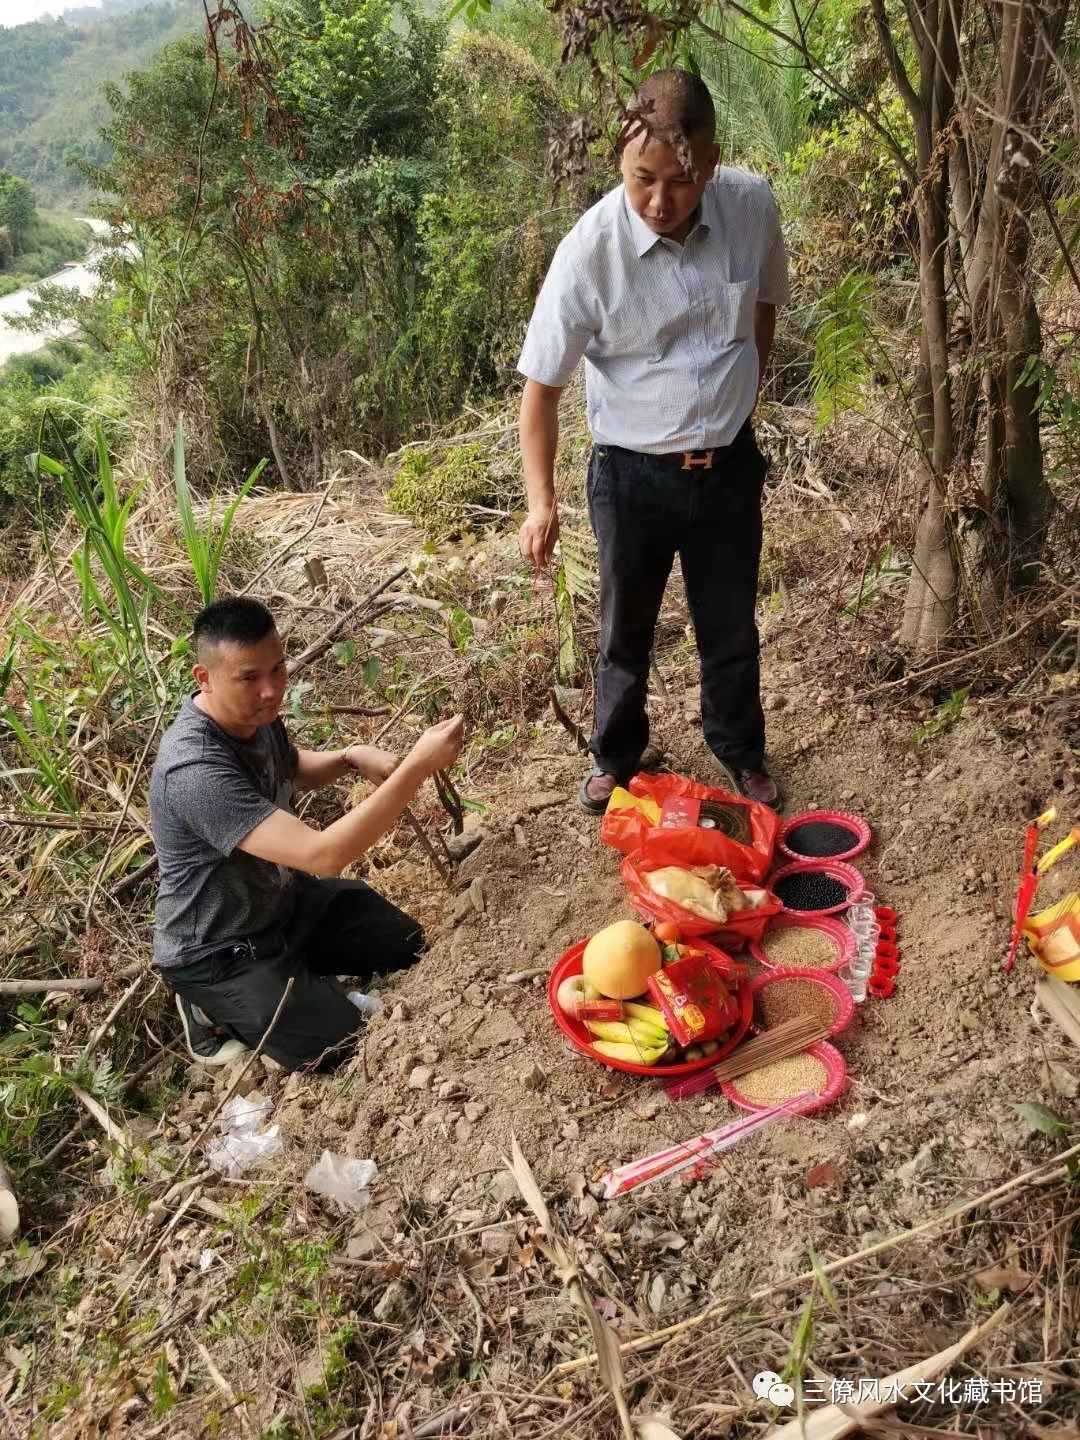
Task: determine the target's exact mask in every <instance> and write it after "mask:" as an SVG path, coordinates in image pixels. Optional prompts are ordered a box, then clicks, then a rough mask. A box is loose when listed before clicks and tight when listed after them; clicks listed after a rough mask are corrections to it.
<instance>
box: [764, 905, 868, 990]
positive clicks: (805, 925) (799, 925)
mask: <svg viewBox="0 0 1080 1440" xmlns="http://www.w3.org/2000/svg"><path fill="white" fill-rule="evenodd" d="M777 930H818V931H820V932H821V934H822V935H827V936H828V937H829V939H830V940H831V941H832V942H833V945H834V946H835V949H836V959H835V960H830V961H829V963H828V964H827V965H789V966H781V965H778V964H776V962H775V961H773V960H770V959H769V957H768V955H767V954H766V953H765V941H766V940H767V939H768V938H769V936H770V935H775V934H776V932H777ZM857 948H858V946H857V943H856V940H855V936H854V934H853V933H852V932H851V930H849V929H848V927H847V926H846V925H845V924H844V922H843V921H842V920H832V919H830V918H829V916H828V915H803V914H802V913H800V912H799V911H797V910H785V911H784V912H783V914H781V915H778V916H777V917H776V919H775V920H774V921H773V922H772V924H771V925H770V926H769V928H768V929H767V930H766V931H765V934H764V935H763V936H762V938H761V939H760V940H751V941H750V954H751V955H753V957H754V959H755V960H756V961H757V962H758V964H759V965H763V966H764V967H765V969H766V970H770V971H771V970H781V969H789V970H795V971H797V972H798V973H799V974H802V972H803V971H804V970H805V971H806V973H807V974H808V975H820V974H821V973H822V972H824V973H826V974H829V975H835V974H836V972H837V970H839V969H841V968H842V967H843V966H844V965H846V964H847V962H848V961H849V960H850V959H851V957H852V956H853V955H854V954H855V952H856V950H857Z"/></svg>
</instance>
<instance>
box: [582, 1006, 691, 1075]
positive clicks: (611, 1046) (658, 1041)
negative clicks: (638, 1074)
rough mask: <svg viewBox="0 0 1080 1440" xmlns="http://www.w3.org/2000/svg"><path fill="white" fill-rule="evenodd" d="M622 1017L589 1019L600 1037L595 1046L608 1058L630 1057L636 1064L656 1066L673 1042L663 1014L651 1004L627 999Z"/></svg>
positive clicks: (589, 1024) (592, 1027)
mask: <svg viewBox="0 0 1080 1440" xmlns="http://www.w3.org/2000/svg"><path fill="white" fill-rule="evenodd" d="M623 1015H624V1016H625V1019H623V1020H586V1022H585V1023H586V1025H587V1026H588V1028H589V1030H590V1031H591V1033H592V1034H593V1035H595V1036H596V1037H597V1038H596V1039H595V1040H594V1041H593V1049H594V1050H595V1051H596V1052H597V1053H598V1054H600V1055H604V1056H606V1057H607V1059H609V1060H627V1061H630V1062H631V1063H633V1064H636V1065H655V1064H656V1062H657V1061H658V1060H659V1059H660V1057H661V1055H663V1054H664V1052H665V1051H666V1050H667V1048H668V1046H669V1045H670V1044H671V1036H670V1035H669V1034H668V1031H667V1026H666V1025H665V1024H664V1017H663V1015H661V1013H660V1011H659V1010H657V1009H656V1008H655V1006H652V1005H638V1004H636V1003H634V1002H633V1001H627V1002H626V1003H625V1004H624V1005H623Z"/></svg>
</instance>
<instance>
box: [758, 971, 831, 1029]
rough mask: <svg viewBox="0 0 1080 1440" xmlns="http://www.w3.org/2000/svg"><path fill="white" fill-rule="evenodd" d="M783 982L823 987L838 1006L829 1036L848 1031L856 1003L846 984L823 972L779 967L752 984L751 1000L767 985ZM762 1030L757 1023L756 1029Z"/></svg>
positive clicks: (760, 976) (759, 977)
mask: <svg viewBox="0 0 1080 1440" xmlns="http://www.w3.org/2000/svg"><path fill="white" fill-rule="evenodd" d="M781 980H806V981H808V982H809V983H810V984H811V985H821V986H822V987H823V988H824V989H826V990H828V992H829V994H830V996H831V997H832V999H833V1001H834V1002H835V1005H836V1015H835V1017H834V1019H833V1022H832V1024H831V1025H830V1026H829V1028H828V1031H827V1034H829V1035H839V1034H840V1031H841V1030H846V1029H847V1027H848V1026H849V1025H850V1024H851V1018H852V1016H853V1015H854V1014H855V1001H854V1000H853V999H852V996H851V991H850V990H849V989H848V988H847V986H846V985H845V984H844V982H843V981H842V980H840V979H838V978H837V977H836V976H835V975H830V974H828V973H827V972H823V971H821V970H808V969H806V968H805V967H804V966H802V965H786V966H777V967H776V968H775V969H773V970H770V971H769V972H768V974H766V975H759V976H758V978H757V979H756V980H753V981H751V983H750V995H751V998H752V999H756V998H757V995H758V992H759V991H761V990H764V989H765V987H766V986H767V985H776V984H777V983H778V982H779V981H781ZM760 1028H761V1027H760V1026H759V1025H757V1024H756V1022H755V1024H754V1029H755V1030H760Z"/></svg>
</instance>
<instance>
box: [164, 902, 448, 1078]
mask: <svg viewBox="0 0 1080 1440" xmlns="http://www.w3.org/2000/svg"><path fill="white" fill-rule="evenodd" d="M423 943H424V935H423V931H422V930H421V928H420V926H419V925H418V924H417V922H416V921H415V920H412V919H410V917H409V916H408V915H406V914H404V912H403V911H401V910H399V909H398V908H397V907H396V906H395V905H391V903H390V901H389V900H384V899H383V897H382V896H381V895H379V894H377V893H376V892H375V891H374V890H372V889H371V887H370V886H368V885H365V884H364V883H363V881H361V880H318V879H316V878H315V877H314V876H310V875H299V876H297V896H296V906H295V909H294V911H293V916H292V920H291V921H290V922H289V924H288V925H287V926H285V927H284V929H282V930H280V931H273V932H270V933H268V934H266V935H265V936H259V937H258V941H257V943H254V944H253V943H252V942H250V941H245V942H243V943H241V944H238V945H230V946H229V947H228V948H227V949H224V950H219V951H216V952H215V953H214V954H212V955H206V956H203V958H202V959H200V960H196V961H194V962H192V963H191V964H190V965H170V966H167V967H166V968H165V969H163V970H161V971H160V972H159V973H160V974H161V976H162V977H163V979H165V980H166V981H167V982H168V984H169V985H171V986H172V988H173V990H175V991H176V992H177V993H178V994H180V995H183V996H184V997H185V998H186V999H188V1000H190V1001H191V1003H192V1004H194V1005H198V1006H199V1008H200V1009H201V1010H204V1011H205V1012H206V1014H207V1015H208V1016H209V1017H210V1019H211V1020H213V1021H214V1023H215V1024H216V1025H220V1026H221V1027H222V1029H224V1030H226V1031H227V1032H228V1033H229V1034H230V1035H233V1036H235V1037H236V1039H238V1040H242V1041H243V1042H244V1044H245V1045H250V1046H251V1047H252V1048H254V1047H255V1046H256V1045H257V1044H258V1043H259V1041H260V1040H261V1039H262V1037H263V1035H264V1034H265V1033H266V1030H267V1027H268V1026H269V1024H270V1022H271V1020H272V1019H273V1017H274V1012H275V1010H276V1009H277V1007H278V1004H279V1002H280V1000H281V997H282V995H283V994H284V993H285V986H286V985H287V984H288V982H289V979H290V977H291V978H292V981H293V988H292V993H291V994H290V996H289V1000H288V1003H287V1005H286V1006H285V1008H284V1010H282V1012H281V1014H280V1015H279V1016H278V1022H277V1024H276V1025H275V1026H274V1030H273V1034H272V1035H271V1036H270V1039H269V1040H268V1041H267V1043H266V1047H265V1049H264V1051H263V1054H264V1055H269V1056H270V1058H271V1059H273V1060H276V1061H277V1062H278V1064H279V1065H283V1066H284V1067H285V1068H286V1069H287V1070H296V1069H299V1068H300V1066H303V1065H317V1066H320V1067H329V1066H331V1065H333V1064H335V1063H336V1062H337V1061H339V1060H341V1059H342V1058H343V1051H344V1047H345V1046H346V1045H347V1042H348V1041H349V1040H351V1039H352V1037H353V1036H354V1035H355V1034H356V1032H357V1030H358V1029H359V1028H360V1026H361V1024H362V1023H363V1018H364V1017H363V1016H362V1015H361V1013H360V1011H359V1010H357V1008H356V1006H355V1005H354V1004H353V1003H352V1001H351V1000H350V999H349V998H348V997H347V995H346V994H345V992H344V990H342V989H341V987H340V986H339V985H338V983H337V981H336V979H335V978H333V977H336V976H338V975H355V976H356V977H358V979H359V980H360V982H361V984H363V983H364V982H365V981H367V980H370V979H371V977H372V976H373V975H376V974H379V975H386V974H388V973H390V972H391V971H395V970H404V969H406V968H407V967H408V966H409V965H412V964H413V962H414V961H415V960H416V959H417V958H418V956H419V954H420V951H421V949H422V948H423Z"/></svg>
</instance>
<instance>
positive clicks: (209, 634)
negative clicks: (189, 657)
mask: <svg viewBox="0 0 1080 1440" xmlns="http://www.w3.org/2000/svg"><path fill="white" fill-rule="evenodd" d="M273 628H274V617H273V615H271V614H270V611H269V610H268V609H267V608H266V606H265V605H264V604H263V603H262V601H261V600H252V599H251V598H250V596H247V595H226V596H225V597H224V598H223V599H221V600H215V601H214V603H213V604H212V605H207V607H206V609H205V610H202V611H200V612H199V614H198V615H197V616H196V617H195V627H194V630H193V632H192V633H193V634H194V637H195V653H196V654H200V653H202V652H204V651H205V650H206V649H207V647H209V646H211V645H222V644H228V645H257V644H258V643H259V641H260V640H265V639H266V637H267V635H269V634H270V631H271V630H273Z"/></svg>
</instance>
